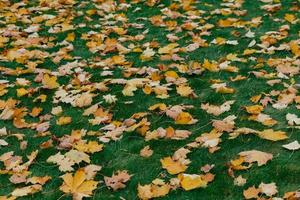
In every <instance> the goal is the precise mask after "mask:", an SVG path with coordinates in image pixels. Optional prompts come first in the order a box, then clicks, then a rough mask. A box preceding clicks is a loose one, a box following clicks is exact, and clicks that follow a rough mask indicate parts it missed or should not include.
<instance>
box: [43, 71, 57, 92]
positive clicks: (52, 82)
mask: <svg viewBox="0 0 300 200" xmlns="http://www.w3.org/2000/svg"><path fill="white" fill-rule="evenodd" d="M56 80H57V77H56V76H49V74H44V76H43V80H42V83H43V85H44V87H45V88H48V89H55V88H57V87H59V84H58V83H57V82H56Z"/></svg>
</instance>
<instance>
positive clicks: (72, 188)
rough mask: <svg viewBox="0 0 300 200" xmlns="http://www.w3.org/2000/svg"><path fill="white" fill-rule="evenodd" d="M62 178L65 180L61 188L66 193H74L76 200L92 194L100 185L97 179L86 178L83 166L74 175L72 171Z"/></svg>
mask: <svg viewBox="0 0 300 200" xmlns="http://www.w3.org/2000/svg"><path fill="white" fill-rule="evenodd" d="M61 178H62V179H63V180H64V182H63V184H62V185H61V186H60V188H59V189H60V190H61V191H63V192H64V193H66V194H72V196H73V199H75V200H80V199H82V198H83V197H89V196H91V195H92V193H93V190H95V189H96V188H97V185H98V182H97V181H93V180H86V179H87V178H86V174H85V172H84V169H82V168H81V169H79V170H77V171H76V172H75V174H74V176H72V174H71V173H67V174H64V175H62V176H61Z"/></svg>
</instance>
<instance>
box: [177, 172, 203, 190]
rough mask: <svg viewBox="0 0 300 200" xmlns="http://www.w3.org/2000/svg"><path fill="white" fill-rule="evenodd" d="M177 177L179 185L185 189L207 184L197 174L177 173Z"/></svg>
mask: <svg viewBox="0 0 300 200" xmlns="http://www.w3.org/2000/svg"><path fill="white" fill-rule="evenodd" d="M178 179H179V180H180V185H181V187H182V188H183V189H184V190H186V191H188V190H193V189H196V188H199V187H202V188H205V187H206V186H207V182H206V181H205V180H203V178H202V177H201V176H200V175H197V174H179V175H178Z"/></svg>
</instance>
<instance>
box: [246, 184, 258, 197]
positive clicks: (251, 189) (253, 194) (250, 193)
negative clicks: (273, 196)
mask: <svg viewBox="0 0 300 200" xmlns="http://www.w3.org/2000/svg"><path fill="white" fill-rule="evenodd" d="M259 193H260V189H257V188H255V187H254V186H253V187H249V188H248V189H247V190H244V192H243V195H244V197H245V199H254V198H258V194H259Z"/></svg>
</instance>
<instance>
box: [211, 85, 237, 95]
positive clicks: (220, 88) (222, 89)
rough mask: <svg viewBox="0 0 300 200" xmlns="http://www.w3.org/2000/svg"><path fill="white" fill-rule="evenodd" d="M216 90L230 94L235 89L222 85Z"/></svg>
mask: <svg viewBox="0 0 300 200" xmlns="http://www.w3.org/2000/svg"><path fill="white" fill-rule="evenodd" d="M216 92H218V93H222V94H232V93H234V92H235V90H234V89H233V88H229V87H225V86H223V87H219V88H217V89H216Z"/></svg>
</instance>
